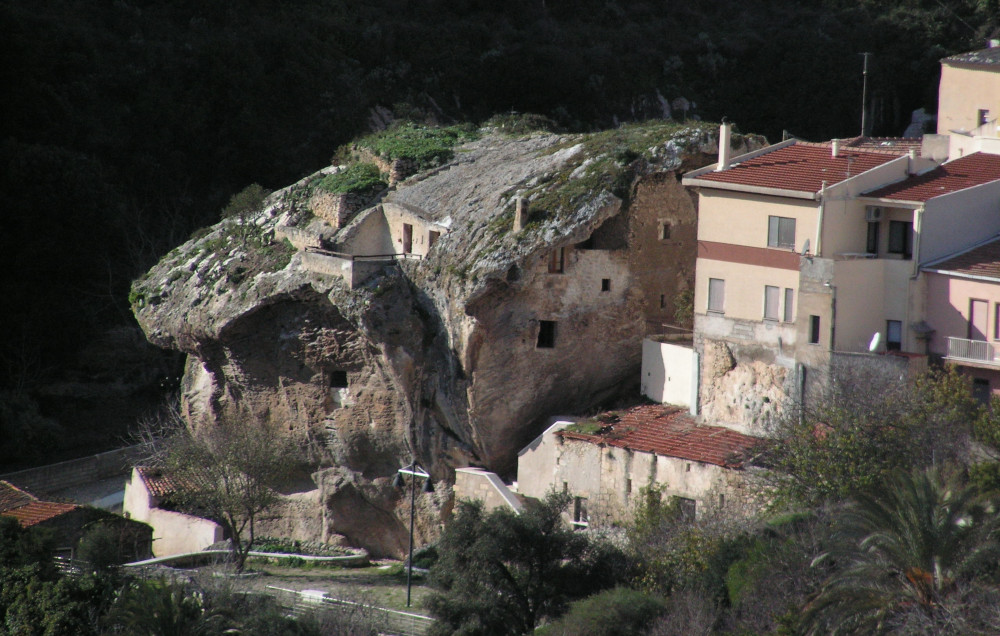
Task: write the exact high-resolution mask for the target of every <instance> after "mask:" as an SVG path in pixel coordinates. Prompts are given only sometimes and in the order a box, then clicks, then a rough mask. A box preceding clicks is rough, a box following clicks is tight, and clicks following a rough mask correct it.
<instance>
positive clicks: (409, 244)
mask: <svg viewBox="0 0 1000 636" xmlns="http://www.w3.org/2000/svg"><path fill="white" fill-rule="evenodd" d="M412 251H413V226H412V225H410V224H409V223H403V254H409V253H411V252H412Z"/></svg>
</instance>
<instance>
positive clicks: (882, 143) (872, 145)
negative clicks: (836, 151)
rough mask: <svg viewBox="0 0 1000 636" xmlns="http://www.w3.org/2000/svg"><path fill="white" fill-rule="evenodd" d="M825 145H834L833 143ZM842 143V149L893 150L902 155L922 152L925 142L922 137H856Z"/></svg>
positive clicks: (843, 140)
mask: <svg viewBox="0 0 1000 636" xmlns="http://www.w3.org/2000/svg"><path fill="white" fill-rule="evenodd" d="M824 143H825V145H832V142H824ZM840 143H841V144H842V146H841V147H844V146H848V147H851V148H867V149H869V150H892V151H896V152H899V153H900V154H902V153H905V152H908V151H910V150H920V148H921V147H923V145H924V140H923V139H921V138H920V137H855V138H854V139H842V140H841V142H840Z"/></svg>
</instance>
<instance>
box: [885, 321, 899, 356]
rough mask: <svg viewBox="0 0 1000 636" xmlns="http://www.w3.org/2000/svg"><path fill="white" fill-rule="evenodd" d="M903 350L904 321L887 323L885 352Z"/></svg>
mask: <svg viewBox="0 0 1000 636" xmlns="http://www.w3.org/2000/svg"><path fill="white" fill-rule="evenodd" d="M902 348H903V321H901V320H886V321H885V350H886V351H900V350H902Z"/></svg>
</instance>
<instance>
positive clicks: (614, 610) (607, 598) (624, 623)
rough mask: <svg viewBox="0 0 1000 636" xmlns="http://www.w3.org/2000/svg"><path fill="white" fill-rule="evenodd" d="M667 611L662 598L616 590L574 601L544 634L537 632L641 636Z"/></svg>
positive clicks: (553, 635)
mask: <svg viewBox="0 0 1000 636" xmlns="http://www.w3.org/2000/svg"><path fill="white" fill-rule="evenodd" d="M666 609H667V607H666V603H665V602H664V600H663V599H662V598H659V597H657V596H654V595H651V594H646V593H644V592H639V591H636V590H630V589H628V588H625V587H616V588H614V589H611V590H605V591H603V592H598V593H597V594H594V595H593V596H588V597H587V598H585V599H583V600H580V601H575V602H574V603H573V604H571V605H570V607H569V611H567V612H566V615H565V616H563V617H562V618H560V619H559V620H558V621H556V622H555V623H553V624H552V625H550V626H548V627H546V628H544V631H543V630H539V631H540V632H541V633H542V634H544V636H576V635H578V634H589V636H630V635H632V634H644V633H645V632H646V628H647V627H649V626H650V624H651V623H652V622H653V621H654V620H656V618H657V617H658V616H660V615H661V614H663V613H664V612H665V611H666ZM536 633H538V632H536Z"/></svg>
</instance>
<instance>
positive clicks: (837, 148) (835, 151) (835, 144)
mask: <svg viewBox="0 0 1000 636" xmlns="http://www.w3.org/2000/svg"><path fill="white" fill-rule="evenodd" d="M831 153H832V154H833V157H834V158H837V157H839V156H840V140H839V139H834V140H833V144H832V149H831Z"/></svg>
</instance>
